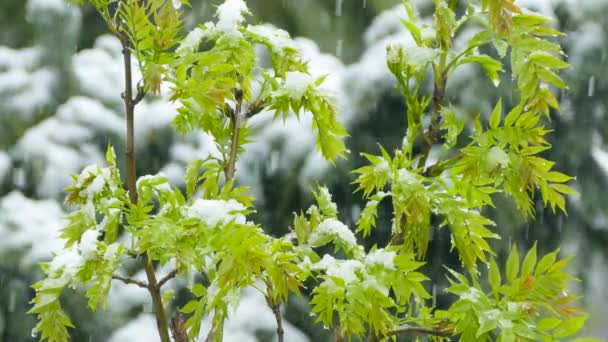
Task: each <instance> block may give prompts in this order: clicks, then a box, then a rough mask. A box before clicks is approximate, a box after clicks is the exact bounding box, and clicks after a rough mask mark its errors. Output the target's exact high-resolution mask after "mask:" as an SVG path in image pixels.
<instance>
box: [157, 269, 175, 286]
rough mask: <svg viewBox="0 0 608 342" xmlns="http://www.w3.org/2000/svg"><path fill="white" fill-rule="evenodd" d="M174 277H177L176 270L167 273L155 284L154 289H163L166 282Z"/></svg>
mask: <svg viewBox="0 0 608 342" xmlns="http://www.w3.org/2000/svg"><path fill="white" fill-rule="evenodd" d="M176 275H177V270H173V271H171V272H169V273H168V274H167V275H166V276H164V277H163V278H162V279H161V280H159V281H158V284H156V287H157V288H158V289H159V290H160V288H161V287H163V285H165V283H166V282H168V281H169V280H170V279H172V278H175V276H176Z"/></svg>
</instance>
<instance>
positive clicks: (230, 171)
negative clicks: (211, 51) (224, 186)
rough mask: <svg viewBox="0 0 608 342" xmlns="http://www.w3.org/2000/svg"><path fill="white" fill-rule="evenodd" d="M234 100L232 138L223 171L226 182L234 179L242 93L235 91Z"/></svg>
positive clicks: (238, 90) (239, 90)
mask: <svg viewBox="0 0 608 342" xmlns="http://www.w3.org/2000/svg"><path fill="white" fill-rule="evenodd" d="M234 98H235V101H236V106H235V109H234V113H233V116H232V118H231V120H232V137H231V139H230V140H231V142H230V159H229V160H228V166H227V167H226V170H225V175H226V181H230V180H232V179H234V173H235V172H236V158H237V154H238V152H239V131H240V129H241V122H242V119H243V117H242V115H241V107H242V103H243V91H242V90H241V89H236V90H235V91H234Z"/></svg>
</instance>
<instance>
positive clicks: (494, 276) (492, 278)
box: [488, 258, 502, 293]
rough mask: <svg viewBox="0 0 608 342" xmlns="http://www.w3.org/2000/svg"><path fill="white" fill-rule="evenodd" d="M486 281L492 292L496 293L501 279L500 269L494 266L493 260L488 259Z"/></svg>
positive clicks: (494, 261)
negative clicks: (488, 267)
mask: <svg viewBox="0 0 608 342" xmlns="http://www.w3.org/2000/svg"><path fill="white" fill-rule="evenodd" d="M488 280H489V282H490V286H491V287H492V291H494V292H496V293H497V292H498V289H499V288H500V285H501V282H502V279H501V276H500V269H499V268H498V265H497V264H496V260H494V258H490V270H489V274H488Z"/></svg>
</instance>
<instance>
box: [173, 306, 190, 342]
mask: <svg viewBox="0 0 608 342" xmlns="http://www.w3.org/2000/svg"><path fill="white" fill-rule="evenodd" d="M185 323H186V322H184V317H183V316H182V314H181V313H180V312H179V311H177V312H175V314H173V318H172V319H171V332H172V333H173V341H175V342H188V331H187V330H186V324H185Z"/></svg>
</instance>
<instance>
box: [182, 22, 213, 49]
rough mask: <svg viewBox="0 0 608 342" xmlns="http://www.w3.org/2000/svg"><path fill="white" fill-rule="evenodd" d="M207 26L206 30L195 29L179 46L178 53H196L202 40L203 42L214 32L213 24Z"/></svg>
mask: <svg viewBox="0 0 608 342" xmlns="http://www.w3.org/2000/svg"><path fill="white" fill-rule="evenodd" d="M205 26H206V29H205V30H203V29H202V28H200V27H195V28H194V29H193V30H192V31H190V32H188V34H187V35H186V38H184V39H183V40H182V42H181V43H180V44H179V47H178V48H177V52H178V53H180V54H182V55H185V54H187V53H188V52H192V51H195V50H196V49H197V48H198V45H199V44H200V42H201V40H203V38H204V37H205V36H207V35H208V34H209V33H210V32H212V31H213V28H214V25H213V23H206V24H205Z"/></svg>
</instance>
